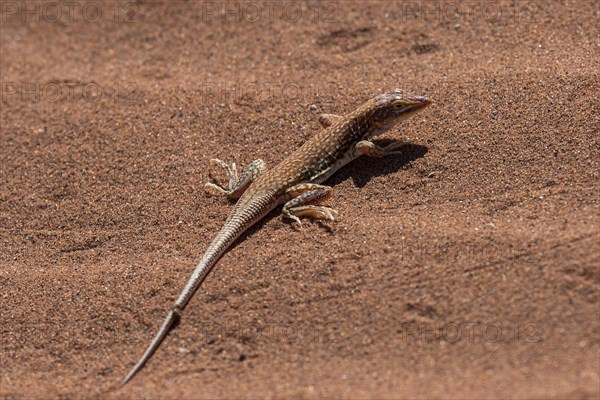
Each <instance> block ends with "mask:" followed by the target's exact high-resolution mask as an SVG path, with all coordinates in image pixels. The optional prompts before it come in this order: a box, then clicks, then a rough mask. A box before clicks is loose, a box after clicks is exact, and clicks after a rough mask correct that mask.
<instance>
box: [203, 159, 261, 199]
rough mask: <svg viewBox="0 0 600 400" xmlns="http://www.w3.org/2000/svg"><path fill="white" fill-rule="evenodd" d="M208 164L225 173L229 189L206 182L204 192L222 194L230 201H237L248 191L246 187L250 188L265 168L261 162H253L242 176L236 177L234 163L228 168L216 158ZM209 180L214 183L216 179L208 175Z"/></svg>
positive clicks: (259, 160)
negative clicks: (221, 169) (216, 166)
mask: <svg viewBox="0 0 600 400" xmlns="http://www.w3.org/2000/svg"><path fill="white" fill-rule="evenodd" d="M210 163H211V164H213V165H218V166H220V167H222V168H223V169H224V170H225V173H226V174H227V177H228V178H229V185H228V186H229V187H228V188H225V187H223V186H221V185H219V184H218V183H211V182H208V183H206V184H205V185H204V187H205V189H206V191H207V192H209V193H211V194H224V195H225V196H227V197H228V198H230V199H238V198H239V197H240V196H241V195H242V194H243V193H244V191H245V190H246V189H248V186H250V184H251V183H252V182H253V181H254V180H255V179H256V178H258V177H259V176H260V175H261V174H262V173H263V172H264V171H265V170H266V168H267V167H266V165H265V163H264V161H263V160H261V159H258V160H254V161H253V162H252V163H251V164H250V165H249V166H248V167H247V168H246V169H245V170H244V172H243V173H242V176H240V177H238V173H237V167H236V165H235V163H232V164H231V166H229V165H227V164H226V163H225V162H224V161H221V160H219V159H217V158H213V159H212V160H210ZM210 178H211V179H212V180H213V181H214V182H216V179H215V178H214V177H213V175H212V173H211V174H210Z"/></svg>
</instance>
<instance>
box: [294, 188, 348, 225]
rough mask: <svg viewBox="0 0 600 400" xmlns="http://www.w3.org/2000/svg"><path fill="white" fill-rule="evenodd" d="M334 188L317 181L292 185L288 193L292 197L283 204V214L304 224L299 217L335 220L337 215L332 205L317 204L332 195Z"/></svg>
mask: <svg viewBox="0 0 600 400" xmlns="http://www.w3.org/2000/svg"><path fill="white" fill-rule="evenodd" d="M332 192H333V189H332V188H331V187H329V186H324V185H317V184H315V183H301V184H299V185H296V186H292V187H291V188H289V189H288V190H287V194H288V195H289V196H291V197H292V199H291V200H290V201H288V202H287V203H285V205H284V206H283V210H282V213H283V216H284V217H286V218H289V219H291V220H293V221H295V222H297V223H298V224H299V225H302V223H301V222H300V218H299V217H311V218H315V219H327V220H330V221H333V220H334V219H335V216H336V215H337V211H335V210H334V209H333V208H331V207H326V206H321V205H316V204H319V203H321V202H322V201H324V200H327V199H328V198H330V197H331V195H332Z"/></svg>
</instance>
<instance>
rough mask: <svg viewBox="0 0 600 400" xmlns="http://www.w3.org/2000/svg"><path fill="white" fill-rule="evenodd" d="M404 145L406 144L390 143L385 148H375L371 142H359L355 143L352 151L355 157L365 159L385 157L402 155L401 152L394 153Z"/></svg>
mask: <svg viewBox="0 0 600 400" xmlns="http://www.w3.org/2000/svg"><path fill="white" fill-rule="evenodd" d="M405 145H406V142H399V141H398V142H392V143H390V144H389V145H387V146H385V147H380V146H377V145H376V144H375V143H373V142H369V141H368V140H361V141H360V142H358V143H356V145H355V146H354V151H355V152H356V154H357V155H359V156H361V155H365V156H367V157H378V158H381V157H385V156H389V155H391V154H402V151H396V150H397V149H399V148H400V147H403V146H405Z"/></svg>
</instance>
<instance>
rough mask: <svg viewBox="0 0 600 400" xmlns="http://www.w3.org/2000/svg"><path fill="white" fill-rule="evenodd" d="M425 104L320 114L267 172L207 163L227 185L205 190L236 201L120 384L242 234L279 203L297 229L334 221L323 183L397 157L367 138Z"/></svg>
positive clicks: (386, 98)
mask: <svg viewBox="0 0 600 400" xmlns="http://www.w3.org/2000/svg"><path fill="white" fill-rule="evenodd" d="M430 104H431V101H430V100H428V99H427V98H426V97H424V96H411V95H406V94H403V93H402V92H401V91H400V90H399V89H395V90H392V91H390V92H386V93H383V94H380V95H377V96H375V97H372V98H371V99H369V100H368V101H366V102H365V103H364V104H362V105H361V106H359V107H358V108H357V109H355V110H354V111H352V112H350V113H348V114H346V115H343V116H340V115H334V114H321V115H320V117H319V122H320V123H321V125H322V127H323V129H322V130H321V131H319V132H318V133H317V134H316V135H314V136H313V137H312V138H310V139H309V140H308V141H306V142H305V143H304V144H303V145H302V146H301V147H299V148H298V149H297V150H296V151H294V152H293V153H292V154H290V155H289V156H288V157H287V158H285V159H284V160H283V161H281V162H280V163H279V164H278V165H277V166H276V167H274V168H273V169H270V170H266V166H265V163H264V162H263V161H262V160H260V159H258V160H255V161H254V162H252V163H251V164H250V165H249V166H248V167H247V168H246V169H245V170H244V171H243V173H242V174H241V175H239V176H238V172H237V167H236V165H235V163H232V164H231V165H228V164H227V163H225V162H224V161H221V160H219V159H212V160H210V163H211V164H212V165H216V166H220V167H222V168H224V170H225V172H226V174H227V175H228V177H229V184H228V186H225V185H220V184H218V182H217V181H216V179H214V177H213V176H212V175H211V179H212V180H213V182H215V183H212V182H209V183H206V185H205V188H206V190H207V191H209V192H212V193H219V194H221V195H225V196H227V197H228V198H229V199H232V200H237V202H236V204H235V206H234V208H233V210H232V211H231V213H230V214H229V217H228V218H227V220H226V221H225V223H224V224H223V226H222V228H221V230H220V231H219V233H218V234H217V235H216V236H215V237H214V239H213V241H212V242H211V243H210V244H209V246H208V248H207V250H206V251H205V253H204V255H203V256H202V259H201V260H200V262H199V263H198V264H197V266H196V268H195V269H194V271H193V272H192V274H191V276H190V278H189V280H188V282H187V284H186V285H185V287H184V288H183V290H182V291H181V293H180V295H179V297H178V298H177V300H176V301H175V304H174V305H173V306H172V308H171V310H170V311H169V313H168V315H167V317H166V318H165V320H164V322H163V323H162V325H161V326H160V328H159V330H158V333H157V334H156V336H155V337H154V339H153V340H152V341H151V342H150V345H149V346H148V347H147V349H146V351H145V352H144V353H143V355H142V356H141V358H140V359H139V361H138V362H137V363H136V364H135V365H134V366H133V368H132V369H131V370H130V372H129V373H128V374H127V376H126V377H125V378H124V379H123V380H122V382H121V385H125V384H126V383H127V382H128V381H129V380H130V379H131V378H133V376H134V375H135V374H136V373H138V372H139V371H140V370H141V369H142V367H143V366H144V365H145V364H146V362H147V361H148V360H149V359H150V357H151V356H152V354H154V352H155V351H156V349H157V348H158V347H159V346H160V344H161V343H162V342H163V340H164V339H165V337H166V336H167V334H168V333H169V332H170V331H171V330H172V329H173V328H174V327H175V325H177V323H178V322H179V321H180V318H181V313H182V311H183V310H184V308H185V307H186V305H187V304H188V302H189V301H190V299H191V298H192V296H193V295H194V293H195V292H196V291H197V289H198V288H199V287H200V285H201V284H202V282H203V281H204V279H205V278H206V276H207V275H208V273H209V272H210V271H211V269H212V268H213V267H214V265H215V264H216V263H217V261H218V260H219V259H220V258H221V256H222V255H223V254H224V253H225V252H226V251H227V250H228V248H229V247H230V246H232V244H233V243H234V242H235V241H236V240H237V238H238V237H239V236H240V235H241V234H242V233H244V232H245V231H246V230H247V229H248V228H250V227H251V226H252V225H254V224H255V223H257V222H258V221H260V220H261V219H262V218H264V217H265V216H266V215H267V214H269V213H270V212H271V211H272V210H273V209H275V208H277V207H278V206H280V205H283V208H282V213H283V216H284V217H286V218H289V219H291V220H293V221H294V222H296V223H298V224H299V225H301V221H300V217H311V218H315V219H326V220H332V221H333V220H334V219H335V216H336V215H337V212H336V211H335V210H334V209H333V208H331V207H327V206H324V205H322V204H323V202H325V201H326V200H327V199H329V198H330V197H331V195H332V190H333V189H332V188H331V187H330V186H325V185H322V183H323V182H324V181H326V180H327V179H328V178H329V177H331V176H332V175H333V174H334V173H335V172H336V171H337V170H339V169H340V168H341V167H343V166H344V165H346V164H348V163H349V162H351V161H353V160H355V159H356V158H358V157H360V156H363V155H364V156H368V157H377V158H380V157H385V156H388V155H392V154H401V153H402V152H401V151H399V150H398V149H399V148H400V147H402V146H403V145H404V144H405V143H404V142H401V141H395V142H392V143H391V144H389V145H387V146H385V147H380V146H378V145H376V144H375V143H373V142H372V141H370V139H371V138H373V137H375V136H377V135H379V134H381V133H383V132H385V131H387V130H389V129H390V128H392V127H393V126H394V125H396V124H397V123H399V122H400V121H402V120H404V119H406V118H407V117H409V116H411V115H413V114H414V113H415V112H417V111H420V110H422V109H424V108H425V107H427V106H429V105H430Z"/></svg>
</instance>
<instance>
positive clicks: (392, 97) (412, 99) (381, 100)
mask: <svg viewBox="0 0 600 400" xmlns="http://www.w3.org/2000/svg"><path fill="white" fill-rule="evenodd" d="M372 104H373V105H372V107H373V113H372V117H371V118H372V121H373V124H374V125H375V127H376V128H378V131H380V132H381V131H383V130H387V129H389V128H391V127H392V126H394V125H396V124H397V123H398V122H400V121H402V120H404V119H406V118H408V117H410V116H411V115H413V114H414V113H416V112H417V111H420V110H422V109H424V108H425V107H427V106H428V105H430V104H431V101H429V100H428V99H427V98H425V97H423V96H409V95H406V94H402V93H401V92H400V89H396V90H393V91H391V92H388V93H384V94H380V95H379V96H376V97H374V98H373V103H372Z"/></svg>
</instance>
